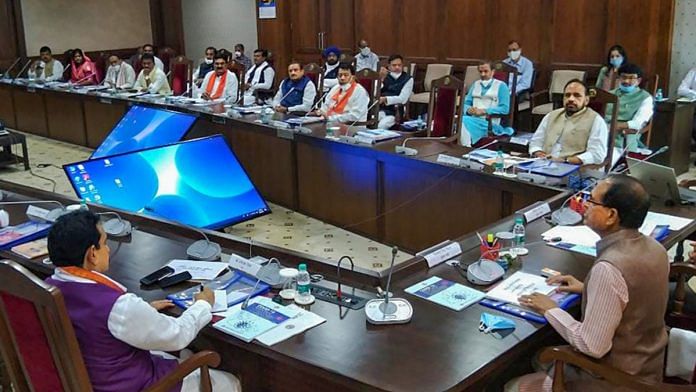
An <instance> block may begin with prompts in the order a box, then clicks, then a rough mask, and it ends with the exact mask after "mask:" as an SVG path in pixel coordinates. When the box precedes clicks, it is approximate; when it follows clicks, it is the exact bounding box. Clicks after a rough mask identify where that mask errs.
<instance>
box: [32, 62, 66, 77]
mask: <svg viewBox="0 0 696 392" xmlns="http://www.w3.org/2000/svg"><path fill="white" fill-rule="evenodd" d="M63 70H64V68H63V64H62V63H61V62H60V61H58V60H53V74H52V75H51V76H49V77H46V67H45V65H44V67H43V68H41V73H40V74H38V75H37V74H36V71H32V70H31V69H29V72H28V76H29V78H30V79H41V80H45V81H47V82H52V81H54V80H60V79H61V78H62V77H63Z"/></svg>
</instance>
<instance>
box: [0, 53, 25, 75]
mask: <svg viewBox="0 0 696 392" xmlns="http://www.w3.org/2000/svg"><path fill="white" fill-rule="evenodd" d="M20 60H22V58H21V57H17V59H16V60H15V61H14V62H13V63H12V64H10V67H9V68H7V70H5V73H3V74H2V78H0V79H7V77H8V76H10V71H12V68H14V67H15V65H17V63H19V61H20Z"/></svg>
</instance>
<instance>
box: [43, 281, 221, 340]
mask: <svg viewBox="0 0 696 392" xmlns="http://www.w3.org/2000/svg"><path fill="white" fill-rule="evenodd" d="M100 275H102V274H100ZM102 276H104V275H102ZM104 277H106V276H104ZM52 278H53V279H55V280H59V281H63V282H79V283H92V284H97V283H96V282H94V281H91V280H89V279H84V278H80V277H77V276H73V275H70V274H69V273H67V272H65V271H63V270H62V269H61V268H56V269H55V272H54V273H53V276H52ZM106 278H107V279H109V278H108V277H106ZM109 280H111V281H112V282H114V283H116V284H117V285H118V286H120V287H121V288H123V290H124V291H126V289H125V287H123V286H122V285H120V284H119V283H118V282H115V281H113V280H112V279H109ZM212 317H213V316H212V314H211V306H210V304H209V303H208V302H206V301H203V300H198V301H196V302H195V303H194V304H193V305H192V306H191V307H189V308H188V309H186V310H185V311H184V312H183V313H182V314H181V316H179V317H171V316H167V315H166V314H163V313H160V312H158V311H157V310H156V309H155V308H153V307H152V306H151V305H150V304H149V303H147V302H145V301H144V300H143V299H142V298H140V297H138V296H137V295H135V294H132V293H126V294H123V295H122V296H120V297H118V299H116V302H115V303H114V306H113V307H112V308H111V312H110V313H109V318H108V322H107V326H108V328H109V332H111V335H113V336H114V337H115V338H116V339H118V340H120V341H122V342H124V343H126V344H128V345H131V346H133V347H136V348H139V349H141V350H158V351H178V350H182V349H184V348H186V346H188V345H189V344H190V343H191V341H193V339H194V338H195V337H196V335H198V332H199V331H200V330H201V329H203V327H205V326H206V325H207V324H208V323H209V322H210V320H211V319H212Z"/></svg>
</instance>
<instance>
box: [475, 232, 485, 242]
mask: <svg viewBox="0 0 696 392" xmlns="http://www.w3.org/2000/svg"><path fill="white" fill-rule="evenodd" d="M476 236H477V237H478V239H479V241H480V242H481V245H485V243H484V242H483V238H482V237H481V234H479V232H478V231H477V232H476Z"/></svg>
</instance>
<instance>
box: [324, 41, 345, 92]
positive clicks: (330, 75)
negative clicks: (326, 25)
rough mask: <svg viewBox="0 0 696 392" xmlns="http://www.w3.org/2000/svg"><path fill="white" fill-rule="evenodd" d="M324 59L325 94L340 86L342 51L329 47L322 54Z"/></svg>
mask: <svg viewBox="0 0 696 392" xmlns="http://www.w3.org/2000/svg"><path fill="white" fill-rule="evenodd" d="M322 56H323V57H324V92H327V91H329V90H331V89H332V88H333V87H334V86H336V85H337V84H338V58H339V57H340V56H341V50H340V49H338V48H337V47H335V46H329V47H328V48H326V49H324V53H322Z"/></svg>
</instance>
